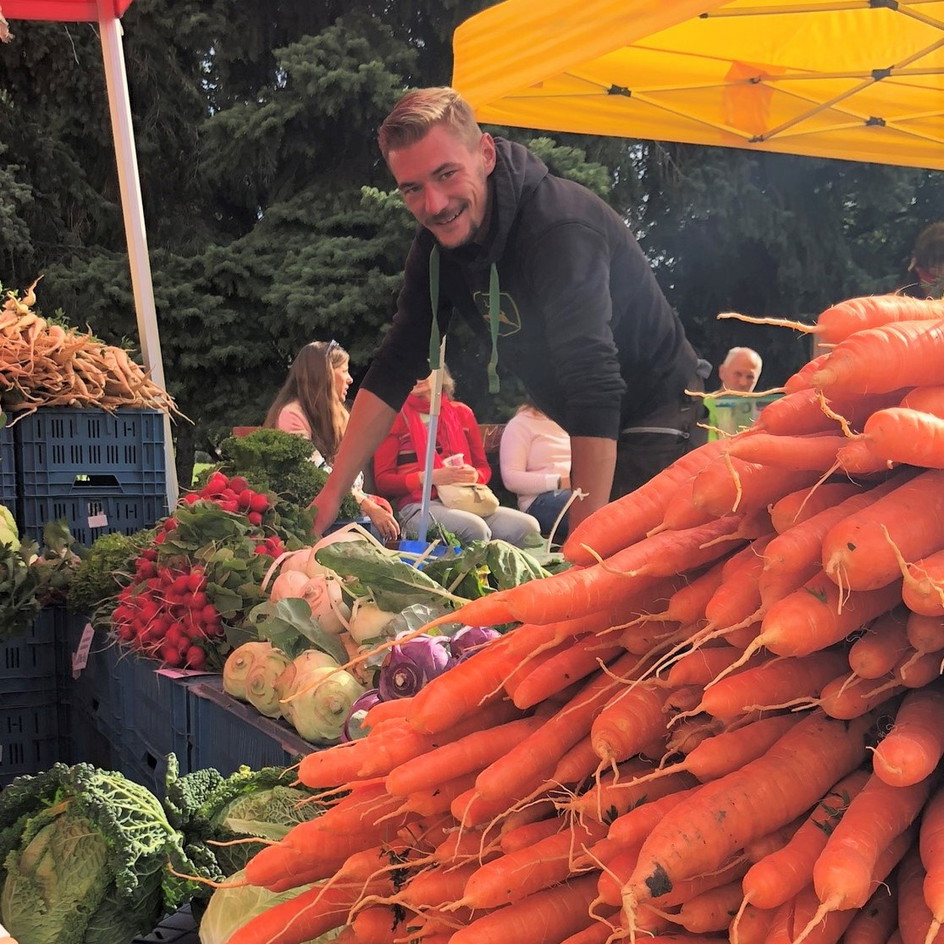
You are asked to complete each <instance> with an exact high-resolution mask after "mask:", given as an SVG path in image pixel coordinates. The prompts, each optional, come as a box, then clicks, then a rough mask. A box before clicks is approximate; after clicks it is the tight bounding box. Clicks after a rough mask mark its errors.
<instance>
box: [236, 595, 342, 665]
mask: <svg viewBox="0 0 944 944" xmlns="http://www.w3.org/2000/svg"><path fill="white" fill-rule="evenodd" d="M246 624H247V627H251V630H250V629H249V628H236V629H233V630H229V631H227V641H228V642H229V644H230V645H231V646H232V647H233V648H234V649H235V648H236V646H237V645H240V644H241V643H243V642H248V641H250V640H251V639H265V640H268V641H269V642H271V643H272V645H273V646H275V647H276V648H277V649H281V650H282V651H283V652H285V653H287V654H288V656H289V657H290V658H292V659H294V658H295V656H297V655H298V654H299V653H301V652H304V651H305V650H306V649H311V648H312V647H313V646H314V648H316V649H320V650H321V651H322V652H326V653H328V655H329V656H331V657H332V658H333V659H334V660H335V662H338V663H339V664H342V665H343V664H344V663H345V662H347V658H348V657H347V652H346V650H345V648H344V645H343V643H342V642H341V641H340V639H338V637H337V635H332V634H331V633H326V632H325V631H324V630H323V629H321V627H320V626H319V625H318V621H317V620H314V619H312V616H311V607H310V606H309V605H308V601H307V600H303V599H301V598H300V597H286V598H284V599H282V600H279V601H277V602H275V603H273V602H272V601H271V600H266V601H264V602H262V603H259V604H258V605H257V606H254V607H253V608H252V609H251V610H250V611H249V615H248V617H247V619H246Z"/></svg>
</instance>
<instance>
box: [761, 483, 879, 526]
mask: <svg viewBox="0 0 944 944" xmlns="http://www.w3.org/2000/svg"><path fill="white" fill-rule="evenodd" d="M861 492H862V486H861V485H858V484H856V483H855V482H824V483H823V484H822V485H819V486H814V487H813V488H798V489H797V490H796V491H795V492H788V493H787V494H786V495H784V496H783V498H780V499H778V500H777V501H775V502H774V503H773V505H772V506H771V509H770V523H771V524H772V525H773V527H774V530H775V531H776V532H777V534H783V533H784V532H785V531H788V530H789V529H790V528H792V527H794V526H795V525H798V524H802V522H804V521H806V520H807V519H808V518H812V517H813V515H815V514H818V513H819V512H821V511H826V510H827V509H828V508H834V507H835V506H836V505H838V504H840V503H841V502H844V501H845V500H846V499H847V498H852V497H853V496H854V495H858V494H860V493H861Z"/></svg>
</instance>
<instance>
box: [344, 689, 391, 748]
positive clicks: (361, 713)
mask: <svg viewBox="0 0 944 944" xmlns="http://www.w3.org/2000/svg"><path fill="white" fill-rule="evenodd" d="M379 701H381V698H380V691H379V690H378V689H376V688H371V689H368V690H367V691H366V692H364V694H363V695H361V696H359V697H358V698H356V699H355V700H354V703H353V704H352V705H351V710H350V711H349V712H348V715H347V720H346V721H345V722H344V728H343V729H342V731H341V740H342V741H356V740H357V739H358V738H362V737H364V736H365V735H366V734H367V732H366V731H365V730H364V729H363V728H362V727H361V725H362V724H363V722H364V718H365V716H366V715H367V712H368V711H370V709H371V708H373V707H374V705H376V704H377V702H379Z"/></svg>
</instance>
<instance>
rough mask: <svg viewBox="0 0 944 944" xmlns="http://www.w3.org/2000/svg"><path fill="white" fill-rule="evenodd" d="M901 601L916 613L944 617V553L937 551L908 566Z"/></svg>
mask: <svg viewBox="0 0 944 944" xmlns="http://www.w3.org/2000/svg"><path fill="white" fill-rule="evenodd" d="M902 576H903V577H904V583H903V585H902V588H901V599H902V602H903V603H904V604H905V606H907V607H908V609H909V610H911V611H912V612H914V613H921V614H922V615H924V616H942V615H944V551H936V552H935V553H933V554H929V555H928V556H927V557H923V558H921V559H920V560H916V561H914V562H912V563H910V564H906V566H905V567H904V568H903V571H902Z"/></svg>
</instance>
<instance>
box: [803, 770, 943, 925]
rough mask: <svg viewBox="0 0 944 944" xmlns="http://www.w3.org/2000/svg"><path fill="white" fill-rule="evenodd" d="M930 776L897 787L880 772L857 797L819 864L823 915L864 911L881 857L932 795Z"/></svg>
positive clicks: (816, 872)
mask: <svg viewBox="0 0 944 944" xmlns="http://www.w3.org/2000/svg"><path fill="white" fill-rule="evenodd" d="M931 785H932V781H931V778H930V777H927V778H925V779H924V780H921V781H919V782H917V783H914V784H910V785H909V786H903V787H892V786H889V785H888V784H887V783H885V782H884V781H882V780H880V779H879V778H878V777H876V776H875V775H874V774H873V775H872V776H871V777H870V778H869V779H868V781H867V782H866V784H865V786H864V787H863V788H862V790H861V791H860V792H859V793H858V794H856V796H854V797H853V798H852V801H851V802H850V803H849V807H848V809H847V810H846V812H845V814H844V815H843V817H842V819H841V820H840V821H839V822H838V823H837V824H836V828H835V829H834V830H833V832H832V834H831V835H830V836H829V838H828V839H827V840H826V845H825V846H824V847H823V851H822V852H821V853H820V854H819V857H818V858H817V860H816V863H815V864H814V866H813V887H814V888H815V889H816V896H817V898H819V900H820V902H821V907H820V909H819V911H818V916H819V917H820V918H821V917H822V916H823V915H825V914H826V913H827V912H829V911H838V910H844V909H847V908H861V907H862V906H863V905H864V904H865V903H866V902H867V901H868V899H869V896H870V895H871V894H872V876H873V873H874V872H875V871H876V866H877V865H878V860H879V858H880V856H881V854H882V853H883V852H884V851H885V850H886V849H887V848H888V847H889V846H890V845H891V843H892V841H893V840H894V839H895V838H896V837H898V836H900V835H902V834H903V833H904V832H905V831H906V830H907V829H908V828H909V827H910V826H911V824H912V823H913V822H914V821H915V819H916V818H917V816H918V814H919V813H920V812H921V808H922V807H923V806H924V804H925V802H926V801H927V798H928V795H929V794H930V792H931Z"/></svg>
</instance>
